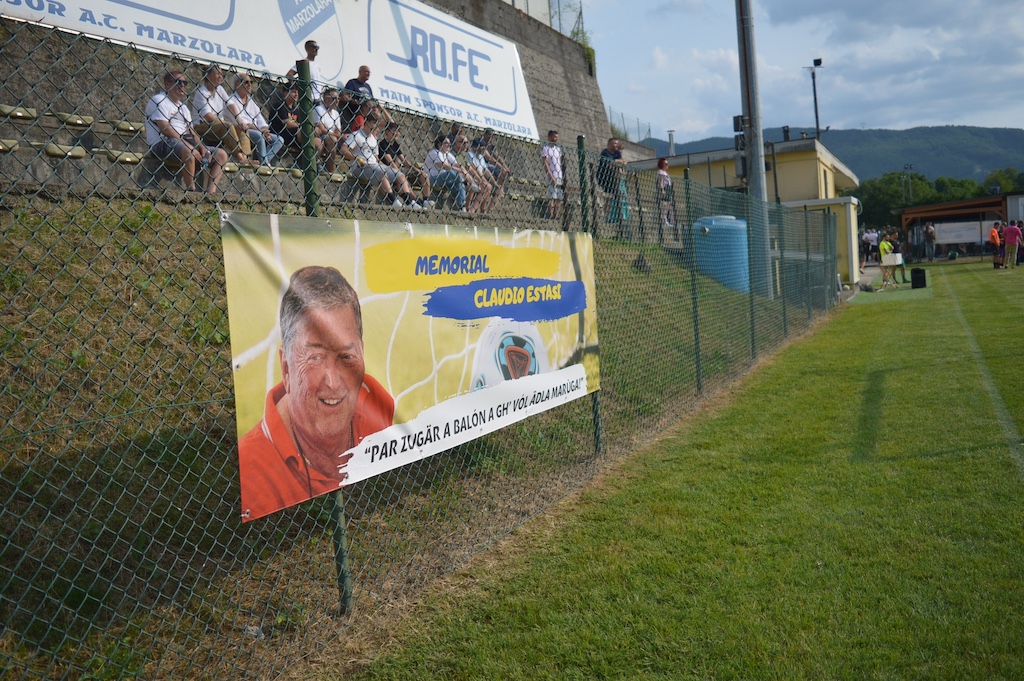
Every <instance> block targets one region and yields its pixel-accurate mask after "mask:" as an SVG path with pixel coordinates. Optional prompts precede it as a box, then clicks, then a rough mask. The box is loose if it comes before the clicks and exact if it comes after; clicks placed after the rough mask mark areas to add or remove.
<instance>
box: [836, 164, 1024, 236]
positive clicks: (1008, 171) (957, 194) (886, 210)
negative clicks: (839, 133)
mask: <svg viewBox="0 0 1024 681" xmlns="http://www.w3.org/2000/svg"><path fill="white" fill-rule="evenodd" d="M1014 191H1022V192H1024V171H1020V170H1017V169H1016V168H1001V169H999V170H993V171H992V172H990V173H989V174H988V175H986V176H985V179H984V180H983V181H982V182H978V181H977V180H971V179H956V178H952V177H939V178H936V179H935V180H934V181H932V180H929V179H928V178H927V177H926V176H924V175H922V174H921V173H914V172H900V171H895V172H890V173H886V174H885V175H882V176H881V177H878V178H874V179H871V180H865V181H864V182H862V183H861V184H860V186H859V187H857V188H856V189H851V190H849V191H847V192H846V196H855V197H857V198H858V199H859V200H860V202H861V209H862V210H861V215H860V220H859V222H860V224H861V226H862V227H882V226H884V225H889V224H893V223H894V222H895V221H896V216H895V215H894V214H893V211H894V210H899V209H901V208H909V207H912V206H926V205H929V204H934V203H945V202H947V201H962V200H965V199H978V198H982V197H985V196H992V195H997V194H1005V193H1008V192H1014Z"/></svg>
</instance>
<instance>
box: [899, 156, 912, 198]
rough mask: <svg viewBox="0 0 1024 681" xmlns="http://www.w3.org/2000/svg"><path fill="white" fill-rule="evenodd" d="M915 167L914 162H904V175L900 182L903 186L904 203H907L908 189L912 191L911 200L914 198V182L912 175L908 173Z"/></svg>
mask: <svg viewBox="0 0 1024 681" xmlns="http://www.w3.org/2000/svg"><path fill="white" fill-rule="evenodd" d="M913 169H914V164H913V163H904V164H903V176H902V177H901V178H900V179H901V182H900V184H901V185H902V187H903V205H907V191H908V190H909V192H910V200H911V201H913V200H914V183H913V181H912V180H911V179H910V176H909V175H908V174H907V173H909V172H910V171H911V170H913Z"/></svg>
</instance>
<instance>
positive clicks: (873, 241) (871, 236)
mask: <svg viewBox="0 0 1024 681" xmlns="http://www.w3.org/2000/svg"><path fill="white" fill-rule="evenodd" d="M866 235H867V238H868V260H871V259H872V258H874V259H875V260H878V261H879V262H881V261H880V260H879V258H878V230H877V229H875V228H874V227H872V228H871V229H869V230H868V231H867V234H866Z"/></svg>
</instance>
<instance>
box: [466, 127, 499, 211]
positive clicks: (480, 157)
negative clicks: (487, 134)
mask: <svg viewBox="0 0 1024 681" xmlns="http://www.w3.org/2000/svg"><path fill="white" fill-rule="evenodd" d="M467 158H468V159H469V165H470V166H471V167H473V168H475V169H476V171H477V173H479V175H480V176H481V177H482V178H483V179H484V180H485V181H486V182H487V183H488V184H490V185H491V201H490V203H489V204H488V205H487V206H486V207H485V208H484V212H485V213H492V212H494V209H495V208H497V207H498V204H499V203H501V197H502V196H504V194H505V190H504V188H503V187H502V186H501V183H500V182H498V178H496V177H495V176H494V175H492V174H491V168H490V166H489V165H487V158H486V157H485V156H484V150H483V142H482V141H481V140H473V143H472V144H471V145H470V147H469V154H468V155H467Z"/></svg>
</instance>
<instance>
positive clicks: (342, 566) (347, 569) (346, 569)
mask: <svg viewBox="0 0 1024 681" xmlns="http://www.w3.org/2000/svg"><path fill="white" fill-rule="evenodd" d="M331 503H332V504H333V506H332V508H331V524H332V525H333V527H332V528H331V530H332V534H333V538H334V566H335V568H337V579H338V598H339V602H340V604H341V614H342V615H344V616H345V617H348V616H349V615H350V614H351V613H352V567H351V566H350V565H349V562H348V528H347V527H346V526H345V523H346V520H345V497H344V493H343V492H342V491H341V490H338V491H337V492H335V493H334V494H332V495H331Z"/></svg>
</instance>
